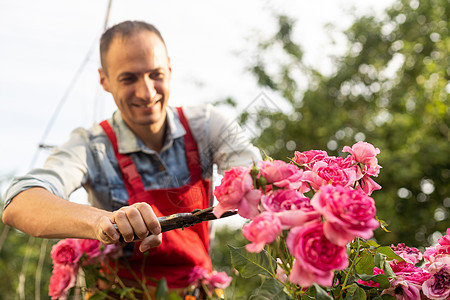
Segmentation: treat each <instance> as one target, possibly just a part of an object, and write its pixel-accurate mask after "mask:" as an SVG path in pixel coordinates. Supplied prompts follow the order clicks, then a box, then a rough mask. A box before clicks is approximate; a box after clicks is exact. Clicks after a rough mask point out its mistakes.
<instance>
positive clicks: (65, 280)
mask: <svg viewBox="0 0 450 300" xmlns="http://www.w3.org/2000/svg"><path fill="white" fill-rule="evenodd" d="M77 271H78V270H77V268H76V267H73V266H71V265H57V266H55V267H54V269H53V273H52V277H51V278H50V285H49V287H48V295H49V296H51V297H52V300H54V299H63V300H64V299H67V295H68V293H69V289H70V288H71V287H73V286H75V280H76V277H77Z"/></svg>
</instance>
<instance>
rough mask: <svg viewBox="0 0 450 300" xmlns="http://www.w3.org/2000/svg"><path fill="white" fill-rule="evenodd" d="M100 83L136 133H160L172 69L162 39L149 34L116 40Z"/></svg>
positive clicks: (102, 72) (142, 32) (112, 44)
mask: <svg viewBox="0 0 450 300" xmlns="http://www.w3.org/2000/svg"><path fill="white" fill-rule="evenodd" d="M99 72H100V83H101V84H102V86H103V88H104V89H105V91H107V92H110V93H111V94H112V95H113V97H114V101H115V102H116V105H117V107H118V108H119V110H120V111H121V112H122V117H123V119H124V120H125V123H126V124H127V125H128V126H129V127H130V128H131V129H133V130H135V131H136V130H138V128H140V127H150V128H152V129H155V130H158V129H160V128H161V126H162V125H163V124H164V122H165V117H166V106H167V101H168V100H169V83H170V76H171V72H172V69H171V67H170V61H169V58H168V56H167V52H166V48H165V46H164V44H163V42H162V41H161V39H160V38H159V37H158V36H157V35H156V34H154V33H152V32H149V31H145V30H143V31H140V32H138V33H135V34H133V35H132V36H129V37H125V38H123V37H121V36H118V37H115V38H114V39H113V41H112V42H111V45H110V48H109V50H108V52H107V53H106V73H105V70H101V69H100V70H99Z"/></svg>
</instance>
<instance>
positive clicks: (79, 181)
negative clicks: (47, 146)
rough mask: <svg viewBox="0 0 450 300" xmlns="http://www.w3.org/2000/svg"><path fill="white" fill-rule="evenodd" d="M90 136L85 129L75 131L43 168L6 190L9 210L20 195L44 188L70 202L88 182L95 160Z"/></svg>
mask: <svg viewBox="0 0 450 300" xmlns="http://www.w3.org/2000/svg"><path fill="white" fill-rule="evenodd" d="M87 136H88V134H87V131H86V130H84V129H81V128H79V129H76V130H74V131H73V132H72V134H71V137H70V139H69V140H68V141H67V142H66V143H65V144H63V145H62V146H60V147H57V148H55V149H54V151H53V152H52V154H51V155H50V156H49V157H48V158H47V160H46V162H45V164H44V166H43V167H42V168H36V169H33V170H31V171H30V172H28V173H27V174H26V175H24V176H19V177H15V178H14V179H13V180H12V182H11V184H10V186H9V187H8V189H7V190H6V194H5V207H6V206H7V205H8V204H9V203H10V202H11V200H12V199H13V198H14V197H15V196H16V195H17V194H19V193H21V192H23V191H25V190H27V189H29V188H32V187H42V188H44V189H46V190H48V191H49V192H51V193H52V194H55V195H56V196H59V197H61V198H63V199H68V198H69V195H70V194H71V193H72V192H73V191H75V190H77V189H78V188H79V187H81V186H82V185H83V184H84V183H85V182H86V180H87V174H88V173H87V165H88V163H89V160H92V156H91V155H90V151H89V146H88V143H87V140H88V137H87Z"/></svg>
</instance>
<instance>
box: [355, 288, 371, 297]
mask: <svg viewBox="0 0 450 300" xmlns="http://www.w3.org/2000/svg"><path fill="white" fill-rule="evenodd" d="M352 298H353V299H358V300H365V299H366V298H367V295H366V292H365V291H364V289H363V288H358V289H357V290H356V291H355V294H354V295H353V297H352Z"/></svg>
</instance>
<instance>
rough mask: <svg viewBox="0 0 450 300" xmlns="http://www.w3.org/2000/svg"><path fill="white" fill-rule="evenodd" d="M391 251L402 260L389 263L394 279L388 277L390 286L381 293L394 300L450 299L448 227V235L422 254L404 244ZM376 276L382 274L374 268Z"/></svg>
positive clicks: (360, 281) (449, 239)
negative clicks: (392, 297) (395, 299)
mask: <svg viewBox="0 0 450 300" xmlns="http://www.w3.org/2000/svg"><path fill="white" fill-rule="evenodd" d="M391 248H392V250H393V251H394V252H395V253H396V254H397V255H398V256H399V257H400V258H401V259H403V260H396V259H394V260H392V261H390V263H389V264H390V267H391V269H392V271H393V272H394V274H395V276H393V277H392V278H390V287H389V288H387V289H384V290H383V292H382V294H389V295H392V296H394V297H395V298H397V299H438V300H444V299H449V297H450V228H448V229H447V235H445V236H444V237H442V238H441V239H439V241H438V245H436V246H433V247H428V248H427V249H426V251H425V253H424V254H423V255H422V253H421V252H420V251H419V249H417V248H413V247H406V246H405V244H403V243H400V244H398V245H397V246H394V245H391ZM422 258H423V259H424V261H423V263H422ZM419 265H421V266H419ZM377 274H384V272H383V270H381V269H379V268H375V269H374V275H377ZM358 283H360V284H363V285H367V286H373V287H379V285H378V284H377V283H375V282H373V281H370V282H366V281H363V280H361V279H360V280H358Z"/></svg>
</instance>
